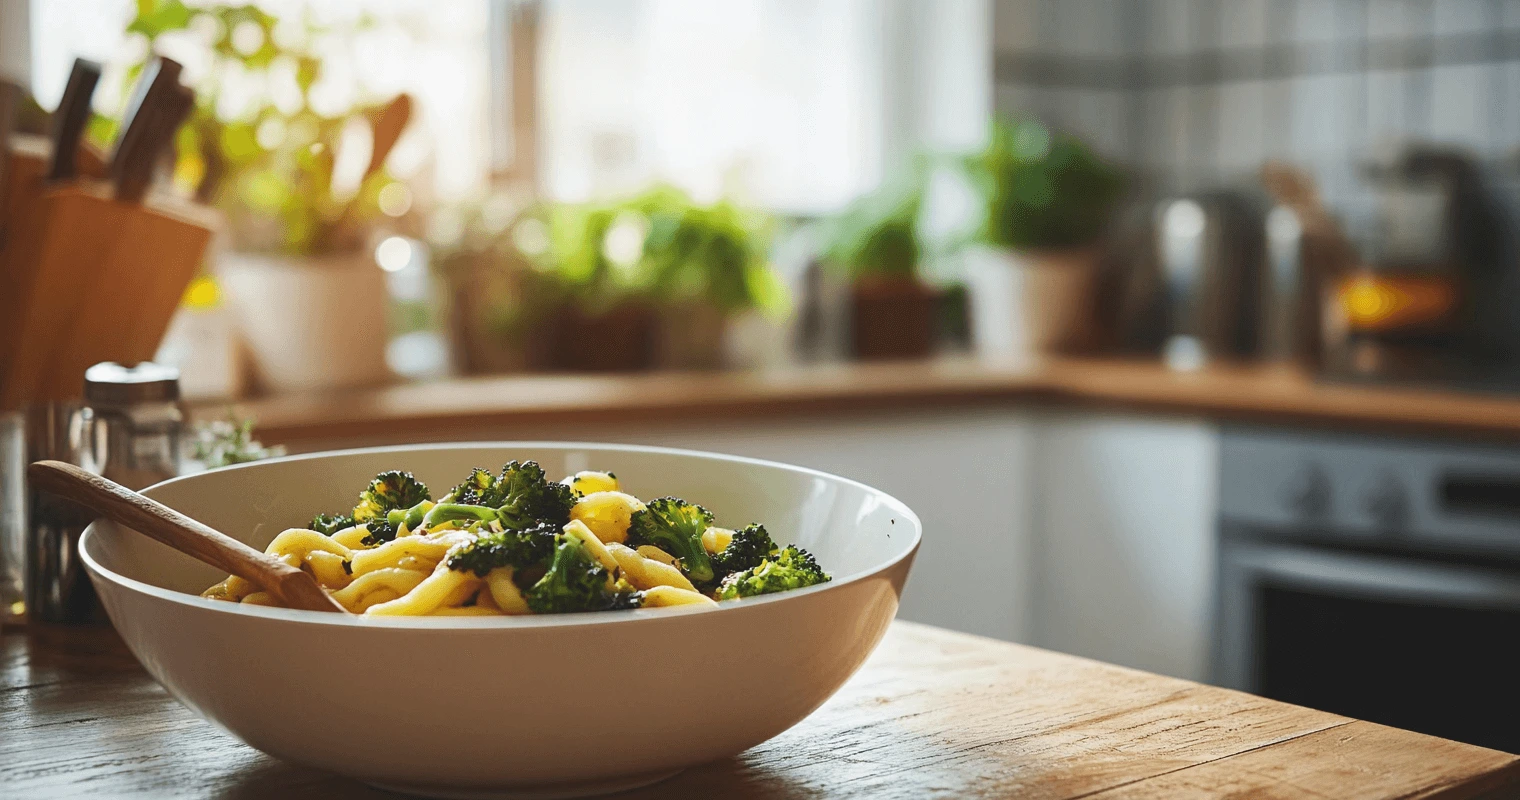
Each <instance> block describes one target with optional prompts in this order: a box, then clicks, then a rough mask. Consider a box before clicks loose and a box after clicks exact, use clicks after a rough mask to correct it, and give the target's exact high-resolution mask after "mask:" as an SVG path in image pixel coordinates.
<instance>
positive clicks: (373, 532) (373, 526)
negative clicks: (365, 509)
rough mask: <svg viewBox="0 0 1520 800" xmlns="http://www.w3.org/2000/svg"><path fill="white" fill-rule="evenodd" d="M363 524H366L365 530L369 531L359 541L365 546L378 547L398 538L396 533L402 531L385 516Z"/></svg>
mask: <svg viewBox="0 0 1520 800" xmlns="http://www.w3.org/2000/svg"><path fill="white" fill-rule="evenodd" d="M362 524H363V525H364V530H366V531H368V532H367V533H365V534H364V538H363V539H360V540H359V543H360V544H362V545H364V546H365V547H377V546H379V545H382V544H385V543H386V542H389V541H393V540H395V538H396V534H398V533H400V532H401V531H400V529H399V528H397V527H396V526H395V525H393V524H391V521H390V520H389V519H386V518H384V517H381V518H380V519H372V520H370V521H369V522H365V523H362Z"/></svg>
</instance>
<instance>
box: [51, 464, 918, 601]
mask: <svg viewBox="0 0 1520 800" xmlns="http://www.w3.org/2000/svg"><path fill="white" fill-rule="evenodd" d="M500 448H524V449H527V448H540V449H550V450H571V449H597V450H617V451H623V452H629V453H657V454H661V455H675V456H686V457H696V458H704V459H713V460H718V461H729V462H734V463H739V464H749V465H753V466H760V467H767V468H779V469H783V470H786V471H790V472H799V473H803V474H806V475H812V476H814V477H821V478H826V479H829V480H833V481H839V482H841V483H844V484H848V485H852V486H856V487H859V488H861V489H864V490H865V491H866V492H868V493H870V494H872V495H875V496H876V497H878V498H880V499H881V500H883V501H885V502H886V504H887V505H889V506H891V507H892V509H893V510H894V511H896V512H897V513H898V514H900V515H901V516H902V517H903V518H905V519H907V520H909V522H910V523H911V524H910V525H908V526H906V527H907V528H908V529H909V530H910V531H911V532H912V536H913V538H912V541H911V542H909V545H908V547H907V548H906V549H904V550H903V551H902V552H900V553H898V554H897V555H896V556H894V557H893V558H891V559H890V560H888V561H886V562H884V563H882V564H879V565H877V566H874V567H871V568H868V569H865V570H862V571H859V572H855V573H852V574H849V575H844V576H836V577H835V578H834V579H833V580H830V581H829V582H828V583H822V584H818V585H815V586H808V587H804V588H801V589H792V590H790V591H786V592H777V593H775V594H769V595H762V596H760V597H749V598H745V599H744V600H743V601H740V602H733V603H720V604H718V605H717V606H716V607H714V606H674V607H664V608H637V609H628V610H623V611H588V612H579V613H573V614H528V615H520V616H499V617H402V616H398V617H369V616H364V615H362V614H334V613H329V612H322V611H307V610H304V609H293V608H277V607H274V606H257V605H248V604H246V603H229V602H227V601H225V600H211V599H208V598H205V597H201V596H200V595H192V594H186V593H184V592H177V591H174V590H172V589H165V588H162V587H159V586H154V585H152V584H150V583H146V582H143V581H139V580H137V579H135V578H129V577H127V576H125V575H122V574H121V573H119V572H116V571H114V570H111V569H109V568H107V567H105V566H104V565H102V564H101V563H100V562H98V561H96V560H95V557H94V555H93V554H92V553H91V549H92V548H91V543H92V542H93V540H94V539H95V537H96V536H100V535H102V534H99V533H98V532H97V531H96V526H97V525H99V524H100V523H101V522H103V521H104V520H103V519H97V520H95V521H94V522H91V523H90V524H89V526H87V527H86V528H85V530H84V532H83V533H82V534H81V535H80V539H79V555H80V558H81V560H82V561H83V562H84V565H85V569H86V570H87V571H88V572H89V573H90V575H91V576H93V577H95V578H96V579H98V580H105V581H109V582H111V583H115V584H118V585H120V586H121V587H123V588H125V589H129V590H131V591H135V592H138V593H140V594H146V595H149V596H151V597H154V598H157V599H159V600H165V601H168V602H171V603H176V604H179V605H186V606H191V607H197V608H204V609H208V610H212V611H216V612H220V613H227V614H241V615H246V616H251V617H256V618H263V619H274V620H283V621H287V622H300V623H307V624H314V625H337V626H342V627H356V626H357V627H361V628H363V627H380V628H410V629H425V630H460V629H468V630H494V629H512V628H544V627H548V628H557V627H579V626H584V625H611V624H628V623H631V622H634V621H638V620H659V619H671V618H673V617H678V616H687V615H691V614H715V613H725V612H729V613H731V612H735V611H739V610H741V609H746V608H756V607H760V606H763V605H769V604H772V603H780V602H785V601H789V600H797V599H799V598H801V597H804V596H809V595H813V594H818V593H821V592H829V591H836V590H840V589H843V588H844V587H845V586H847V585H849V584H852V583H857V582H859V581H862V580H865V579H867V578H870V577H872V576H875V575H879V574H881V573H883V572H886V571H887V570H890V569H892V568H893V567H894V566H896V565H898V564H900V563H902V561H903V560H904V559H908V558H912V557H913V555H914V554H915V553H916V552H918V548H919V545H920V544H922V542H923V535H924V526H923V521H922V520H920V519H919V518H918V515H917V514H916V513H914V512H913V509H911V508H909V507H908V505H907V504H906V503H904V502H903V501H901V500H899V499H897V498H896V497H894V496H892V495H890V494H888V493H886V492H884V491H882V490H880V489H877V488H875V487H873V486H870V485H867V484H865V483H861V482H860V481H857V480H853V479H851V478H846V477H843V476H841V475H835V474H833V473H831V472H824V471H823V470H817V469H812V468H810V467H803V466H798V465H796V464H787V463H785V462H781V461H771V460H768V459H761V458H750V457H748V456H737V455H730V454H726V453H714V452H710V451H705V450H689V449H684V448H678V447H658V446H653V445H637V444H614V443H610V442H574V441H465V442H438V443H432V444H403V445H386V446H380V447H353V448H344V449H340V450H322V451H318V452H313V453H300V454H297V455H290V456H280V457H277V458H267V459H262V460H259V461H254V462H249V463H246V464H234V465H231V466H226V467H217V468H215V469H211V470H205V471H203V472H196V473H190V474H187V475H180V476H177V477H174V478H170V479H168V480H165V481H160V482H158V483H155V484H153V485H152V486H149V487H147V488H146V489H143V490H142V491H143V492H144V493H145V494H148V495H149V496H150V497H151V496H152V494H151V492H152V491H153V490H154V489H158V488H159V487H162V486H168V485H170V484H174V483H179V482H182V481H187V480H193V479H195V478H197V477H198V476H201V475H205V474H207V473H210V472H227V471H233V470H243V469H259V468H262V467H265V466H267V465H270V464H275V463H284V462H292V461H305V460H316V459H323V458H332V457H334V456H347V455H357V454H374V453H407V452H414V451H422V450H472V449H477V450H486V449H500ZM118 527H121V526H119V525H118ZM139 535H140V534H139Z"/></svg>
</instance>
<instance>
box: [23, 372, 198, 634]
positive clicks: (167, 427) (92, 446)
mask: <svg viewBox="0 0 1520 800" xmlns="http://www.w3.org/2000/svg"><path fill="white" fill-rule="evenodd" d="M45 410H47V411H48V412H49V414H48V415H46V418H44V415H42V414H41V413H31V414H29V415H28V427H29V430H28V447H27V459H28V460H31V461H36V460H38V459H41V458H56V459H59V460H62V461H69V462H72V463H77V464H79V465H80V466H82V467H84V468H85V469H87V470H89V471H91V472H95V473H97V474H100V475H104V476H105V477H107V478H110V479H111V480H113V481H116V482H117V483H120V484H122V485H123V486H126V487H127V488H129V489H143V488H146V487H148V486H151V485H153V484H155V483H158V482H159V481H162V480H167V479H169V478H172V477H174V476H175V475H177V474H179V462H180V452H179V448H180V427H181V423H182V420H183V417H182V415H181V413H180V408H179V372H178V370H175V369H174V368H172V367H165V366H162V365H159V364H153V363H148V362H144V363H141V364H138V365H137V366H134V367H124V366H121V365H120V364H114V363H102V364H96V365H95V366H93V367H90V368H89V369H88V370H86V371H85V382H84V407H83V408H80V409H79V410H78V411H77V412H71V413H68V414H66V415H65V413H64V412H65V409H63V408H57V409H53V408H51V407H50V408H48V409H45ZM65 418H66V419H65ZM65 423H66V424H65ZM42 434H47V435H46V436H43V435H42ZM27 507H28V514H27V517H28V519H27V530H26V580H25V584H26V587H25V588H26V605H25V608H26V614H27V617H28V619H29V620H32V621H36V622H54V623H56V622H62V623H99V622H104V621H105V614H104V612H103V610H102V609H101V607H100V601H99V599H97V598H96V596H95V592H94V588H93V587H92V586H91V585H90V580H89V576H88V575H86V574H85V571H84V565H83V563H82V561H81V559H80V557H79V536H80V534H81V533H83V532H84V529H85V527H86V526H87V525H89V524H90V521H91V520H93V519H94V518H95V514H93V513H91V512H90V511H89V510H88V509H85V508H83V507H81V506H78V505H76V504H74V503H72V502H70V501H68V500H64V499H63V498H61V497H56V496H53V495H51V494H48V493H46V492H42V491H40V490H37V489H29V490H28V492H27Z"/></svg>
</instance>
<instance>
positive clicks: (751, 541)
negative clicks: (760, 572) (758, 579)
mask: <svg viewBox="0 0 1520 800" xmlns="http://www.w3.org/2000/svg"><path fill="white" fill-rule="evenodd" d="M775 552H776V543H775V542H774V541H772V540H771V535H770V534H769V533H766V531H765V526H764V525H760V524H758V523H755V524H751V525H750V526H748V527H746V528H743V529H741V530H737V531H734V538H733V539H732V540H731V541H729V543H728V546H727V547H725V548H723V550H722V551H721V552H718V553H715V554H713V557H712V562H713V573H714V574H715V575H716V576H717V577H719V578H722V577H725V576H727V575H730V574H732V573H735V572H743V571H745V570H747V569H754V568H755V567H758V566H760V562H762V561H764V560H765V559H767V558H770V557H771V555H772V554H774V553H775Z"/></svg>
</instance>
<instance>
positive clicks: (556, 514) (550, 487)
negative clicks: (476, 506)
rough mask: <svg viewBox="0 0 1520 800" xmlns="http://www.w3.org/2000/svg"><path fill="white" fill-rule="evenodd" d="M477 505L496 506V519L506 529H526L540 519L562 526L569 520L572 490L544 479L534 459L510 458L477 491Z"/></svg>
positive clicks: (541, 468) (573, 495) (573, 494)
mask: <svg viewBox="0 0 1520 800" xmlns="http://www.w3.org/2000/svg"><path fill="white" fill-rule="evenodd" d="M480 504H481V505H484V506H490V507H492V508H494V509H496V515H497V518H498V519H500V520H501V524H502V525H504V526H506V527H508V528H528V527H532V526H533V525H535V524H537V523H539V522H553V523H555V524H556V525H564V524H565V523H567V522H569V521H570V507H571V506H573V505H575V493H574V492H572V491H571V490H570V487H569V486H566V485H564V484H563V483H560V482H558V481H551V480H549V479H548V478H546V477H545V476H544V469H543V467H540V466H539V465H538V463H537V462H535V461H522V462H519V461H509V462H507V464H506V466H504V467H502V468H501V475H500V477H498V478H496V481H495V482H494V483H492V484H491V485H490V486H489V487H487V488H486V489H485V490H484V491H482V492H481V493H480Z"/></svg>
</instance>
